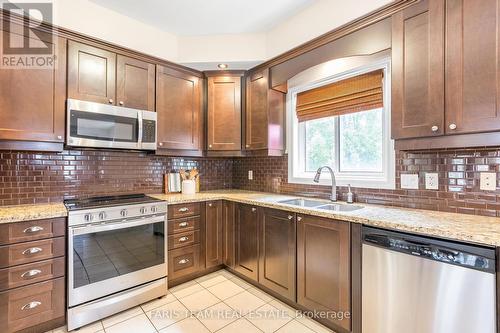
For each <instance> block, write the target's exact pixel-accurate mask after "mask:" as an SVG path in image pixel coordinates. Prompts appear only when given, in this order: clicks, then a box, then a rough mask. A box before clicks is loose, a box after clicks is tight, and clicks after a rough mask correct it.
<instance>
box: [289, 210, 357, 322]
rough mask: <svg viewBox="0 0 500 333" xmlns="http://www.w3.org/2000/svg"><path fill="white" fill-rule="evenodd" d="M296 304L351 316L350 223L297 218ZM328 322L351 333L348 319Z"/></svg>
mask: <svg viewBox="0 0 500 333" xmlns="http://www.w3.org/2000/svg"><path fill="white" fill-rule="evenodd" d="M297 303H298V304H300V305H302V306H304V307H305V308H307V309H309V310H317V311H329V313H334V312H335V313H338V312H339V311H341V312H345V313H351V235H350V223H348V222H343V221H336V220H331V219H325V218H320V217H314V216H308V215H301V214H297ZM331 322H332V323H333V324H335V325H337V326H339V327H342V328H343V329H345V330H347V331H350V330H351V320H350V318H347V317H344V318H343V319H342V320H337V319H331Z"/></svg>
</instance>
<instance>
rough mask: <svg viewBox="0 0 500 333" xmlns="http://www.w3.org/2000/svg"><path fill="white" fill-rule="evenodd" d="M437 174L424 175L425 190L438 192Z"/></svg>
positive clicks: (428, 173)
mask: <svg viewBox="0 0 500 333" xmlns="http://www.w3.org/2000/svg"><path fill="white" fill-rule="evenodd" d="M438 176H439V175H438V174H437V173H435V172H426V173H425V189H427V190H439V178H438Z"/></svg>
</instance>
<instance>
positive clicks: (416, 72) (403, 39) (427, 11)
mask: <svg viewBox="0 0 500 333" xmlns="http://www.w3.org/2000/svg"><path fill="white" fill-rule="evenodd" d="M471 2H474V1H471ZM444 8H445V6H444V0H431V1H429V0H424V1H421V2H420V3H418V4H416V5H413V6H411V7H408V8H407V9H405V10H403V11H400V12H397V13H396V14H394V15H393V16H392V104H391V108H392V110H391V112H392V137H393V138H394V139H403V138H414V137H425V136H434V135H442V134H443V133H444V128H443V127H444V89H445V88H444V45H445V43H444V22H445V19H444V12H445V9H444ZM457 33H458V32H457ZM492 34H494V33H493V32H492Z"/></svg>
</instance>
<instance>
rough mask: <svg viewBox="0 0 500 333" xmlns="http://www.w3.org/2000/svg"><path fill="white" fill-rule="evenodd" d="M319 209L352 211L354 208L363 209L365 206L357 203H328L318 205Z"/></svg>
mask: <svg viewBox="0 0 500 333" xmlns="http://www.w3.org/2000/svg"><path fill="white" fill-rule="evenodd" d="M315 208H317V209H324V210H331V211H335V212H352V211H354V210H358V209H362V208H363V206H356V205H340V204H327V205H322V206H316V207H315Z"/></svg>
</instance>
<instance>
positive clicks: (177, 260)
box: [168, 244, 200, 280]
mask: <svg viewBox="0 0 500 333" xmlns="http://www.w3.org/2000/svg"><path fill="white" fill-rule="evenodd" d="M199 269H200V245H199V244H198V245H193V246H188V247H181V248H180V249H175V250H171V251H169V252H168V278H169V279H172V280H173V279H177V278H179V277H182V276H185V275H188V274H192V273H196V272H197V271H198V270H199Z"/></svg>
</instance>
